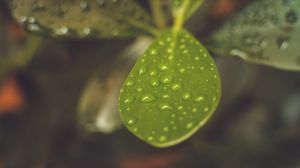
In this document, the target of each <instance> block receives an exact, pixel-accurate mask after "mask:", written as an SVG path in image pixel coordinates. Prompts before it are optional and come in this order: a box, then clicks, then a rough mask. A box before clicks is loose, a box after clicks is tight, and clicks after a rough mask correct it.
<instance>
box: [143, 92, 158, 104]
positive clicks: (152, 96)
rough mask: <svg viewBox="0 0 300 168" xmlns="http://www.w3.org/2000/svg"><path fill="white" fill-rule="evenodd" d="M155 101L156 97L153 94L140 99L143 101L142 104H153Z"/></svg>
mask: <svg viewBox="0 0 300 168" xmlns="http://www.w3.org/2000/svg"><path fill="white" fill-rule="evenodd" d="M154 100H155V97H154V95H153V94H146V95H144V96H142V97H141V98H140V101H141V102H142V103H150V102H152V101H154Z"/></svg>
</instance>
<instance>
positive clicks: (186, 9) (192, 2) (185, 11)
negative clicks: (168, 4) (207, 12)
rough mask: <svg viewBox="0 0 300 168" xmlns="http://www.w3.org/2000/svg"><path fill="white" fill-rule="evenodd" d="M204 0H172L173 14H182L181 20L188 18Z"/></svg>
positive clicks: (175, 15) (176, 15) (175, 16)
mask: <svg viewBox="0 0 300 168" xmlns="http://www.w3.org/2000/svg"><path fill="white" fill-rule="evenodd" d="M203 2H204V0H173V16H174V18H177V17H178V15H182V16H183V20H184V21H185V20H187V19H189V17H191V16H192V15H193V13H194V12H195V11H196V10H197V9H198V8H199V7H200V5H201V4H202V3H203Z"/></svg>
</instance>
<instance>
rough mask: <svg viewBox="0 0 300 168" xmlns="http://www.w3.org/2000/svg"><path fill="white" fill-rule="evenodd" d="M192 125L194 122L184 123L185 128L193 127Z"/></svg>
mask: <svg viewBox="0 0 300 168" xmlns="http://www.w3.org/2000/svg"><path fill="white" fill-rule="evenodd" d="M193 125H194V124H193V123H191V122H190V123H188V124H187V125H186V128H187V129H191V128H192V127H193Z"/></svg>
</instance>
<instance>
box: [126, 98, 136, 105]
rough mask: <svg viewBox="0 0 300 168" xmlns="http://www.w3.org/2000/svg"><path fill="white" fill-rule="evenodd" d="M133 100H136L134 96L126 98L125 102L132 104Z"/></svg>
mask: <svg viewBox="0 0 300 168" xmlns="http://www.w3.org/2000/svg"><path fill="white" fill-rule="evenodd" d="M133 100H134V98H133V97H128V98H126V99H125V100H124V103H125V104H130V103H132V102H133Z"/></svg>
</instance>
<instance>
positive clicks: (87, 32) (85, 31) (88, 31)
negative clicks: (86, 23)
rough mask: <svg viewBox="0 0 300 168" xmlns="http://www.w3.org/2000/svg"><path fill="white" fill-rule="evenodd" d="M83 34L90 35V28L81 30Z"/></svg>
mask: <svg viewBox="0 0 300 168" xmlns="http://www.w3.org/2000/svg"><path fill="white" fill-rule="evenodd" d="M82 32H83V34H84V35H86V36H88V35H90V34H91V32H92V30H91V28H90V27H84V28H83V30H82Z"/></svg>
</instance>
